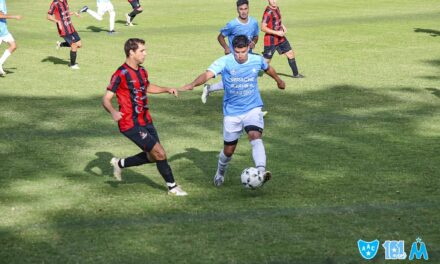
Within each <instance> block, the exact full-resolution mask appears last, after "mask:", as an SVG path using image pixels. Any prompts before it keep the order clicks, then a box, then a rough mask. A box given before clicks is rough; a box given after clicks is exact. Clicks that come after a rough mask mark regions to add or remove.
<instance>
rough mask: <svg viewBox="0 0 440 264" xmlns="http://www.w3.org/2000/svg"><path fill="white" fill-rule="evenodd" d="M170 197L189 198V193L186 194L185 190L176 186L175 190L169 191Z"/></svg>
mask: <svg viewBox="0 0 440 264" xmlns="http://www.w3.org/2000/svg"><path fill="white" fill-rule="evenodd" d="M168 194H169V195H174V196H187V195H188V193H187V192H185V191H184V190H182V188H180V186H178V185H176V187H174V188H173V189H171V190H169V191H168Z"/></svg>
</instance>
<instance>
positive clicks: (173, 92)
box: [168, 88, 179, 97]
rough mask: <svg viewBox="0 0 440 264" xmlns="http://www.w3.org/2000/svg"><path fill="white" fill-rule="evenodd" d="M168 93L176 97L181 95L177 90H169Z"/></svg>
mask: <svg viewBox="0 0 440 264" xmlns="http://www.w3.org/2000/svg"><path fill="white" fill-rule="evenodd" d="M168 93H169V94H172V95H174V96H175V97H177V96H179V93H178V92H177V89H175V88H171V89H168Z"/></svg>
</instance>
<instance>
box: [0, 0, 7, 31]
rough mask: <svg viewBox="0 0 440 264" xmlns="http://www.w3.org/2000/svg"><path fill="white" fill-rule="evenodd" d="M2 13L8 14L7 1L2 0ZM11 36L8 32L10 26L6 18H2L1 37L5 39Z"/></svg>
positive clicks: (0, 10)
mask: <svg viewBox="0 0 440 264" xmlns="http://www.w3.org/2000/svg"><path fill="white" fill-rule="evenodd" d="M0 12H2V13H3V14H5V15H6V14H7V13H8V10H7V9H6V2H5V0H0ZM8 34H9V31H8V24H7V22H6V19H5V18H0V37H4V36H6V35H8Z"/></svg>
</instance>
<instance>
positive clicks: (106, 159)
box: [84, 152, 166, 190]
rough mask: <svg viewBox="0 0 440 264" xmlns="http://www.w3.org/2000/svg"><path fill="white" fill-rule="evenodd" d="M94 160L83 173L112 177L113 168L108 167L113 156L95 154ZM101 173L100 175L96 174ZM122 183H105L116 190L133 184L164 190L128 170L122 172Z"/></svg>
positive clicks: (106, 153)
mask: <svg viewBox="0 0 440 264" xmlns="http://www.w3.org/2000/svg"><path fill="white" fill-rule="evenodd" d="M95 155H96V156H97V158H96V159H94V160H92V161H90V162H89V163H88V164H87V165H86V167H85V168H84V171H85V172H87V173H89V174H91V175H93V176H110V177H113V167H112V166H111V165H110V160H111V158H113V157H114V156H113V154H111V153H110V152H96V153H95ZM98 172H101V173H98ZM122 179H123V180H122V181H116V180H109V181H106V182H105V183H107V184H109V185H110V186H112V187H115V188H117V187H118V186H119V185H121V184H134V183H145V184H147V185H148V186H150V187H151V188H155V189H160V190H165V189H166V188H165V187H164V186H162V185H159V184H157V183H155V182H154V181H152V180H150V179H148V178H146V177H145V176H144V175H142V174H140V173H136V172H134V171H132V170H130V169H125V170H123V174H122Z"/></svg>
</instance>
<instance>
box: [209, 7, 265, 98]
mask: <svg viewBox="0 0 440 264" xmlns="http://www.w3.org/2000/svg"><path fill="white" fill-rule="evenodd" d="M237 12H238V17H237V18H235V19H233V20H231V21H229V22H228V23H227V24H226V26H225V27H224V28H222V29H221V30H220V34H219V35H218V37H217V40H218V42H219V43H220V45H221V46H222V47H223V49H224V50H225V55H228V54H229V53H231V49H232V40H233V39H234V37H235V36H238V35H245V36H247V38H248V39H249V47H250V52H251V53H252V49H253V48H255V45H256V44H257V42H258V33H259V31H260V29H259V27H258V22H257V20H256V19H255V18H253V17H250V16H249V2H248V0H238V1H237ZM225 38H228V44H229V45H228V44H227V43H226V41H225ZM220 90H223V82H221V81H220V82H218V83H214V84H205V85H204V87H203V93H202V102H203V103H204V104H205V103H206V100H207V99H208V96H209V94H210V93H212V92H215V91H220Z"/></svg>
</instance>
